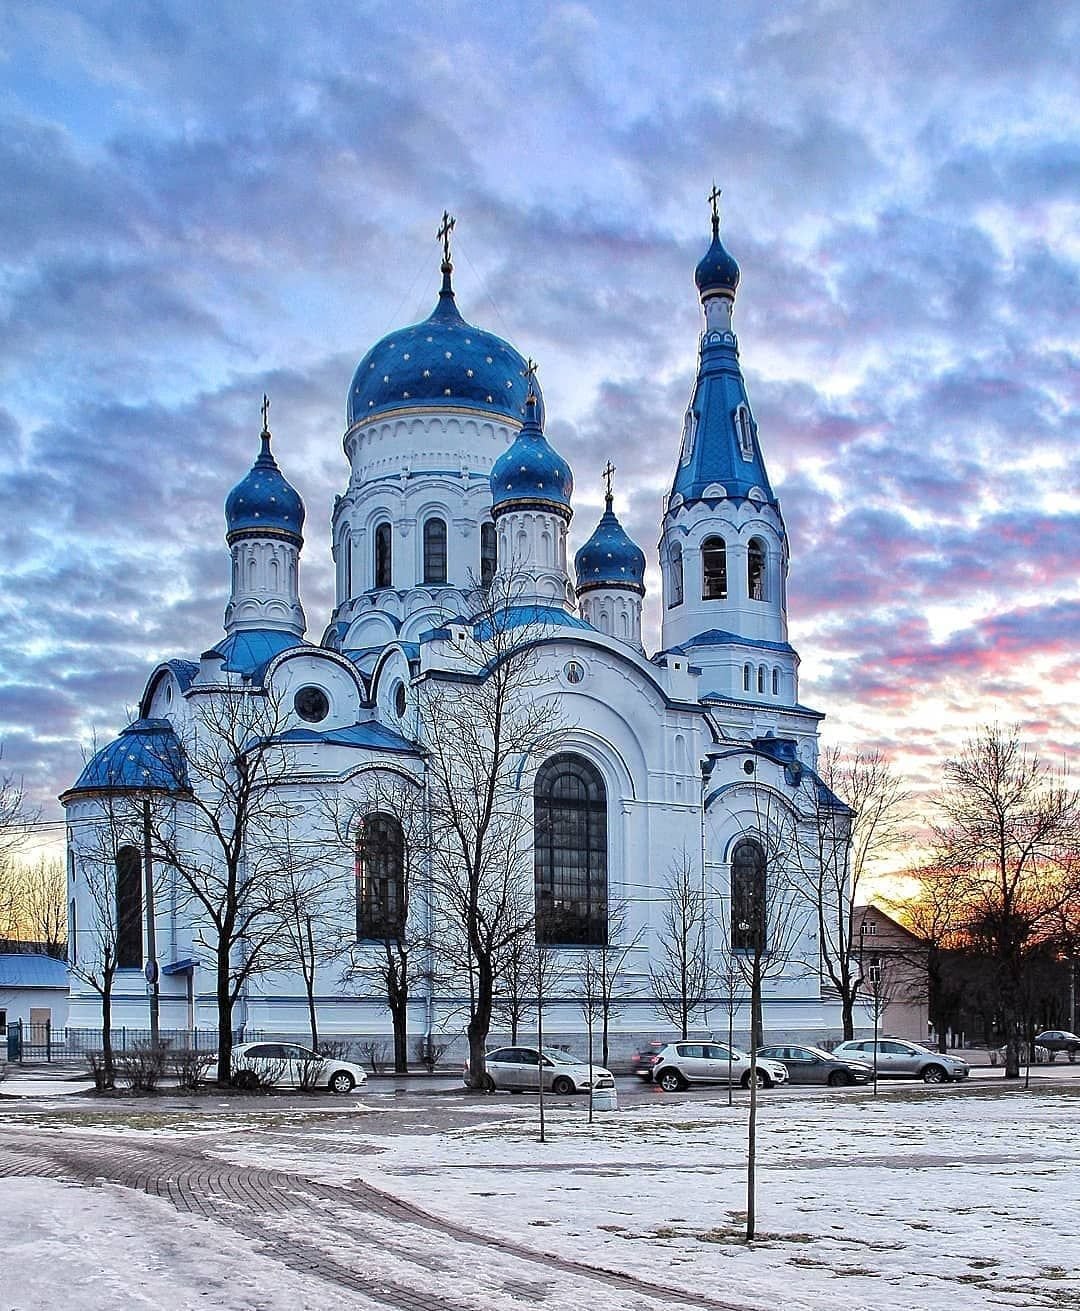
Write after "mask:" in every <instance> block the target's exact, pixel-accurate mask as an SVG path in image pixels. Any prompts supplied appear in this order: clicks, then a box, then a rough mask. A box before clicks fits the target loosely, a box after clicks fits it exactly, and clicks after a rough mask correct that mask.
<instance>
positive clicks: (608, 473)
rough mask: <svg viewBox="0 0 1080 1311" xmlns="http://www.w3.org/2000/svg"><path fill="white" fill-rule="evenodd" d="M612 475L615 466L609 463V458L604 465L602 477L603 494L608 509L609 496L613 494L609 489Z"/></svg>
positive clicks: (609, 505) (613, 474) (609, 504)
mask: <svg viewBox="0 0 1080 1311" xmlns="http://www.w3.org/2000/svg"><path fill="white" fill-rule="evenodd" d="M614 477H615V466H614V465H613V464H612V463H611V461H610V460H608V462H607V464H605V465H604V473H603V478H604V487H605V491H604V496H605V498H606V500H607V503H608V508H609V509H610V507H611V498H612V496H613V493H612V490H611V481H612V479H613V478H614Z"/></svg>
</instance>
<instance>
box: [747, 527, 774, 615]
mask: <svg viewBox="0 0 1080 1311" xmlns="http://www.w3.org/2000/svg"><path fill="white" fill-rule="evenodd" d="M746 594H747V596H748V597H749V598H750V600H751V601H767V600H768V599H769V598H768V596H767V595H766V590H765V543H764V542H763V541H762V540H761V538H760V537H752V538H751V539H750V547H749V549H748V550H747V552H746Z"/></svg>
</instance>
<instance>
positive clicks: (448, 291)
mask: <svg viewBox="0 0 1080 1311" xmlns="http://www.w3.org/2000/svg"><path fill="white" fill-rule="evenodd" d="M456 226H457V219H455V218H454V216H453V214H451V213H450V211H449V210H448V209H444V210H443V212H442V222H441V223H440V224H439V230H438V231H437V232H436V233H435V240H436V241H441V242H442V248H443V257H442V265H441V267H440V272H441V273H442V278H443V285H442V290H443V295H450V296H452V295H453V294H454V288H453V286H452V285H451V283H450V275H451V273H453V271H454V265H453V262H452V261H451V259H450V234H451V233H452V232H453V230H454V228H455V227H456Z"/></svg>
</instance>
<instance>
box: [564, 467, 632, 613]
mask: <svg viewBox="0 0 1080 1311" xmlns="http://www.w3.org/2000/svg"><path fill="white" fill-rule="evenodd" d="M611 502H612V496H611V493H610V492H608V494H607V497H606V509H605V510H604V513H603V515H602V516H601V518H600V522H599V523H598V524H597V525H596V530H595V532H594V533H593V535H592V536H591V537H590V538H589V540H588V541H587V542H586V543H585V545H584V546H583V547H582V548H581V550H580V551H578V553H577V555H575V556H574V570H575V572H576V573H577V590H578V593H579V594H580V593H581V592H589V591H592V590H593V589H594V588H597V587H620V588H623V589H624V590H625V591H629V592H637V593H638V594H639V595H640V596H644V595H645V554H644V552H643V551H642V550H641V548H640V547H639V546H638V545H637V544H636V543H635V542H632V541H631V540H630V538H629V537H628V536H627V535H626V530H625V529H624V528H623V526H622V524H621V523H619V521H618V519H617V518H616V517H615V511H614V510H613V509H612V508H611Z"/></svg>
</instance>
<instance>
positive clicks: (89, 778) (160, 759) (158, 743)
mask: <svg viewBox="0 0 1080 1311" xmlns="http://www.w3.org/2000/svg"><path fill="white" fill-rule="evenodd" d="M148 789H153V790H155V791H158V792H190V791H191V784H190V783H189V781H188V775H187V767H186V765H185V763H184V752H183V748H182V747H181V745H180V741H179V739H178V738H177V736H176V734H175V732H174V731H173V726H172V724H170V723H169V721H168V720H167V719H136V720H135V722H134V723H133V724H129V725H128V726H127V728H125V729H124V731H123V732H122V733H121V734H120V736H119V737H118V738H116V739H114V740H113V741H112V742H110V743H109V744H108V746H104V747H102V748H101V750H100V751H98V752H96V753H95V755H94V756H93V757H92V759H91V760H90V761H89V763H88V764H87V766H86V768H85V769H84V770H83V772H82V773H81V774H80V775H79V779H78V782H77V783H76V784H75V786H74V787H73V788H71V792H129V791H140V792H141V791H145V790H148ZM65 795H68V794H65Z"/></svg>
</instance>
